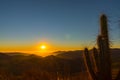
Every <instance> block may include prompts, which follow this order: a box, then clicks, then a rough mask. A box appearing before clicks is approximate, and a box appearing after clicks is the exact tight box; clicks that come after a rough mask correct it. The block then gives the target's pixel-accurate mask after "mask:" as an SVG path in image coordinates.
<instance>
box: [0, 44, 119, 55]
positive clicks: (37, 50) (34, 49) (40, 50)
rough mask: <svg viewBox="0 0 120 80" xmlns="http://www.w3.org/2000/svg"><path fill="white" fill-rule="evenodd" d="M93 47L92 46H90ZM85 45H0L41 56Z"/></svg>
mask: <svg viewBox="0 0 120 80" xmlns="http://www.w3.org/2000/svg"><path fill="white" fill-rule="evenodd" d="M90 48H91V47H90ZM111 48H120V45H119V44H118V45H114V46H112V47H111ZM83 49H84V47H80V45H78V46H75V45H73V46H68V45H62V44H61V45H59V46H58V45H53V44H48V43H46V42H41V43H38V44H37V45H28V46H27V45H22V46H19V45H17V46H16V45H13V46H12V45H11V46H9V45H7V46H5V45H4V46H0V52H22V53H30V54H31V53H32V54H36V55H40V56H48V55H51V54H52V53H53V52H56V51H73V50H83Z"/></svg>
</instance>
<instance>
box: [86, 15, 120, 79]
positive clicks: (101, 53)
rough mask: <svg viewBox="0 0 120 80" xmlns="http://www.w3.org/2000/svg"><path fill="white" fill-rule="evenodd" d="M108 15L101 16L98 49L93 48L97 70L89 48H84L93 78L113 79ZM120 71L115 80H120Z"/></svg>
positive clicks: (88, 67)
mask: <svg viewBox="0 0 120 80" xmlns="http://www.w3.org/2000/svg"><path fill="white" fill-rule="evenodd" d="M107 25H108V24H107V17H106V15H104V14H103V15H101V17H100V34H99V35H98V37H97V46H98V49H96V48H93V57H92V59H93V63H94V64H95V65H94V66H95V70H94V69H93V65H92V62H91V59H90V54H89V51H88V49H87V48H85V50H84V57H85V63H86V64H87V65H86V67H87V69H88V71H89V73H90V75H91V77H92V80H112V72H111V56H110V47H109V35H108V26H107ZM119 75H120V71H119V73H118V76H117V77H116V79H115V80H120V77H119Z"/></svg>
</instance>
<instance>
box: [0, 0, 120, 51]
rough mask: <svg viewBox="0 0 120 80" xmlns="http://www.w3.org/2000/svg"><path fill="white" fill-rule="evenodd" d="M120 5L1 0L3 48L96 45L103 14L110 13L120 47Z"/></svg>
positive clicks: (113, 1)
mask: <svg viewBox="0 0 120 80" xmlns="http://www.w3.org/2000/svg"><path fill="white" fill-rule="evenodd" d="M119 4H120V1H119V0H0V48H3V47H4V49H3V50H5V49H6V50H7V49H8V48H9V47H11V48H13V51H14V48H15V47H18V48H20V47H26V48H27V50H30V49H32V48H29V47H35V46H36V45H37V44H39V43H41V42H46V43H48V44H49V45H50V46H51V47H52V48H54V47H55V48H59V49H61V50H62V49H63V48H65V49H68V50H69V49H81V47H85V46H88V47H89V46H94V44H95V39H96V36H97V35H98V33H99V17H100V15H101V14H102V13H104V14H106V15H107V16H108V20H109V23H108V24H109V27H110V38H111V41H112V43H113V47H119V48H120V33H119V31H120V26H119V22H118V20H120V5H119ZM28 46H29V47H28ZM1 51H2V50H1Z"/></svg>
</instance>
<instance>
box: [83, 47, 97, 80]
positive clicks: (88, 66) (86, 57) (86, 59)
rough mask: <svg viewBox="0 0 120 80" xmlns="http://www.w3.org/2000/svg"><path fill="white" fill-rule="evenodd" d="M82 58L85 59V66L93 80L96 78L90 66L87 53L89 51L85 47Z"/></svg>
mask: <svg viewBox="0 0 120 80" xmlns="http://www.w3.org/2000/svg"><path fill="white" fill-rule="evenodd" d="M84 59H85V62H86V67H87V69H88V71H89V74H90V76H91V77H92V79H93V80H97V77H96V75H95V72H94V70H93V68H92V64H91V61H90V55H89V52H88V49H87V48H85V50H84Z"/></svg>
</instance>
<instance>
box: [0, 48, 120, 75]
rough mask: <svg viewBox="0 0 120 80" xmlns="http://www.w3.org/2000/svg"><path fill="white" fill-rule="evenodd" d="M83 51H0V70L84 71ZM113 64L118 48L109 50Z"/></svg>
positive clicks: (119, 56) (119, 59)
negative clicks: (54, 52)
mask: <svg viewBox="0 0 120 80" xmlns="http://www.w3.org/2000/svg"><path fill="white" fill-rule="evenodd" d="M82 53H83V51H82V50H77V51H60V52H56V55H55V56H54V55H50V56H46V57H41V56H37V55H34V54H29V55H28V54H24V53H0V71H3V72H7V73H11V74H14V75H21V74H23V73H25V72H27V71H29V70H31V69H33V70H34V71H40V72H41V71H43V72H44V71H47V72H60V73H64V72H68V73H70V74H73V73H78V72H81V71H85V66H84V60H83V56H82V55H83V54H82ZM111 55H112V61H113V62H114V66H116V67H119V65H120V49H112V50H111Z"/></svg>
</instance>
